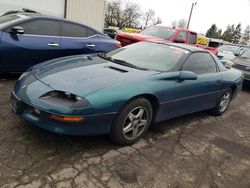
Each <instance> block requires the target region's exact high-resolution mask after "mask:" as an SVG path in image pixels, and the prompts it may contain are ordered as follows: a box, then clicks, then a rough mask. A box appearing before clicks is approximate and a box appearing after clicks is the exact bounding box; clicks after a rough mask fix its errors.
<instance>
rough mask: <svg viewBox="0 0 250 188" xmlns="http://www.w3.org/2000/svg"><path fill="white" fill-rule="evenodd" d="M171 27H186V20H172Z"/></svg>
mask: <svg viewBox="0 0 250 188" xmlns="http://www.w3.org/2000/svg"><path fill="white" fill-rule="evenodd" d="M172 27H178V28H187V20H185V19H180V20H175V21H173V22H172Z"/></svg>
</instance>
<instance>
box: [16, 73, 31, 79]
mask: <svg viewBox="0 0 250 188" xmlns="http://www.w3.org/2000/svg"><path fill="white" fill-rule="evenodd" d="M29 74H30V71H26V72H24V73H23V74H21V76H20V77H19V78H18V80H21V79H22V78H24V77H25V76H27V75H29Z"/></svg>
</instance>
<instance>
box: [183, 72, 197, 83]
mask: <svg viewBox="0 0 250 188" xmlns="http://www.w3.org/2000/svg"><path fill="white" fill-rule="evenodd" d="M197 78H198V77H197V74H195V73H194V72H191V71H180V77H179V79H180V80H181V81H184V80H197Z"/></svg>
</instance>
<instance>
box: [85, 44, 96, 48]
mask: <svg viewBox="0 0 250 188" xmlns="http://www.w3.org/2000/svg"><path fill="white" fill-rule="evenodd" d="M86 47H92V48H94V47H95V45H94V44H87V45H86Z"/></svg>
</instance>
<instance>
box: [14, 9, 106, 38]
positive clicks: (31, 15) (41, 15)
mask: <svg viewBox="0 0 250 188" xmlns="http://www.w3.org/2000/svg"><path fill="white" fill-rule="evenodd" d="M15 14H16V15H24V16H27V17H29V18H49V19H56V20H62V21H64V20H65V21H67V22H72V23H75V24H80V25H84V26H87V27H89V28H91V29H93V30H94V31H95V32H97V33H98V34H101V35H103V33H102V32H101V31H99V30H98V29H96V28H94V27H92V26H90V25H87V24H84V23H80V22H76V21H73V20H68V19H65V18H59V17H56V16H51V15H46V14H40V13H27V12H19V13H15Z"/></svg>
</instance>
